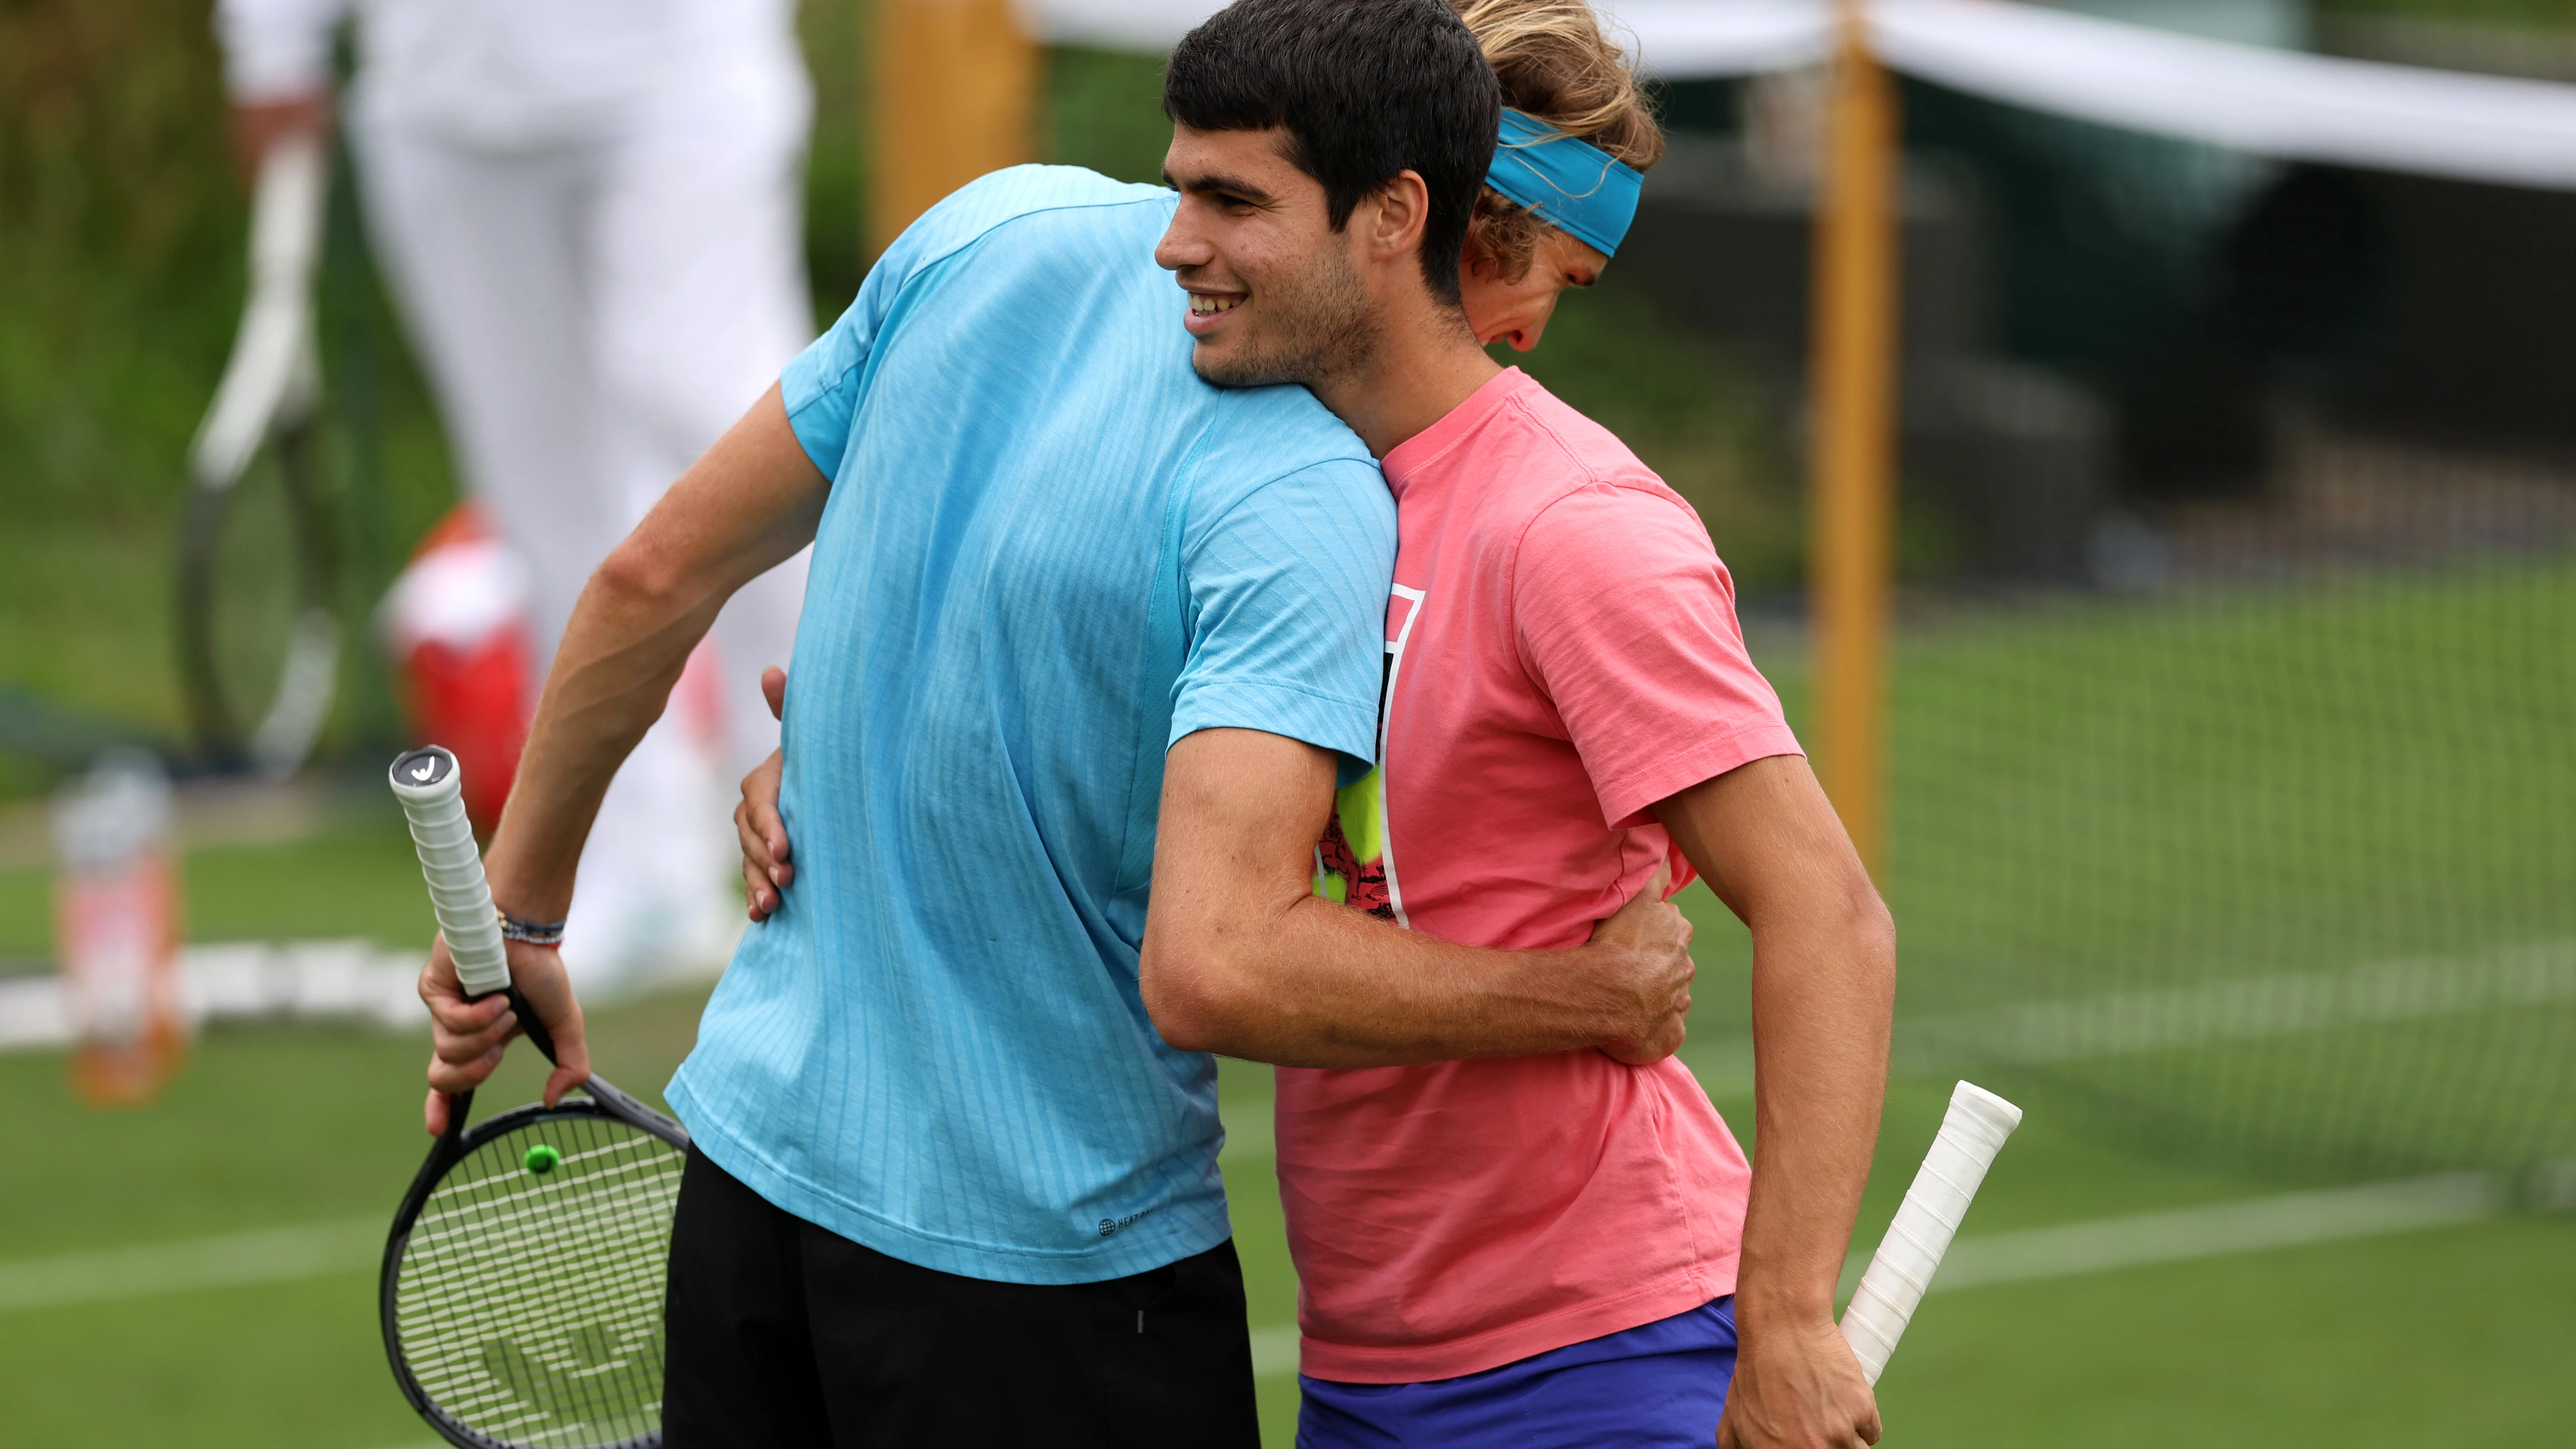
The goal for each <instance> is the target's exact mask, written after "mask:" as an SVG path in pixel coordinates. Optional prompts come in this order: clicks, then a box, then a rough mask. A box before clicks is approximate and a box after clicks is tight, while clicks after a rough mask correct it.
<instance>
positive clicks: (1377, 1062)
mask: <svg viewBox="0 0 2576 1449" xmlns="http://www.w3.org/2000/svg"><path fill="white" fill-rule="evenodd" d="M1334 763H1335V757H1334V756H1333V754H1332V753H1331V752H1330V751H1327V750H1322V749H1318V748H1316V747H1315V746H1313V745H1309V744H1305V743H1303V742H1301V741H1298V740H1293V739H1289V738H1286V737H1285V736H1281V735H1274V734H1267V733H1263V732H1261V731H1258V730H1246V729H1209V730H1201V731H1198V732H1197V733H1194V734H1191V735H1188V736H1186V737H1184V738H1183V739H1181V740H1180V741H1179V742H1178V743H1177V744H1175V745H1173V746H1172V749H1171V753H1170V755H1169V757H1168V758H1167V760H1166V762H1165V765H1164V773H1163V802H1162V818H1161V824H1160V827H1159V831H1158V833H1157V836H1156V839H1155V848H1154V886H1153V897H1152V905H1151V906H1150V908H1149V909H1148V911H1147V913H1146V919H1145V944H1144V951H1143V959H1142V961H1141V963H1140V967H1139V970H1140V973H1141V977H1142V987H1143V991H1144V997H1145V1008H1146V1010H1147V1012H1149V1013H1150V1014H1151V1015H1152V1017H1153V1019H1154V1025H1155V1027H1156V1029H1157V1030H1159V1031H1160V1032H1161V1033H1162V1034H1163V1038H1164V1040H1166V1041H1168V1042H1170V1043H1171V1044H1172V1045H1174V1046H1176V1047H1180V1048H1182V1049H1184V1050H1189V1051H1212V1052H1222V1053H1224V1054H1226V1055H1228V1056H1234V1057H1242V1058H1245V1059H1247V1060H1251V1061H1263V1062H1272V1063H1275V1064H1278V1065H1281V1066H1299V1067H1375V1066H1404V1065H1411V1064H1415V1063H1421V1062H1436V1061H1452V1060H1457V1059H1460V1058H1466V1057H1486V1056H1528V1055H1534V1054H1537V1053H1541V1052H1557V1051H1576V1050H1582V1049H1585V1048H1591V1047H1598V1048H1600V1049H1602V1050H1604V1051H1608V1052H1610V1053H1611V1054H1612V1055H1614V1056H1617V1057H1619V1058H1621V1059H1622V1060H1627V1061H1635V1062H1648V1061H1654V1060H1657V1059H1659V1058H1662V1057H1665V1056H1669V1055H1671V1053H1672V1052H1673V1051H1674V1049H1675V1048H1677V1047H1679V1046H1680V1045H1681V1037H1682V1027H1683V1018H1684V1016H1685V1014H1686V1013H1687V1012H1688V1011H1689V1009H1690V980H1691V973H1692V970H1693V967H1692V964H1691V959H1690V924H1689V922H1687V921H1685V920H1684V919H1682V916H1681V913H1680V912H1679V911H1676V910H1674V909H1673V908H1672V907H1671V906H1669V905H1667V904H1665V903H1664V902H1663V901H1662V900H1661V898H1660V897H1661V892H1660V891H1659V890H1647V891H1641V892H1640V893H1639V894H1638V896H1637V898H1636V899H1635V900H1632V901H1631V902H1629V904H1628V905H1627V906H1626V907H1625V908H1623V909H1622V910H1621V911H1620V912H1619V914H1618V915H1616V916H1613V917H1612V918H1611V919H1609V920H1608V921H1605V922H1603V923H1602V925H1601V927H1600V929H1599V930H1598V931H1596V932H1595V934H1594V936H1593V939H1592V940H1591V941H1590V942H1589V943H1587V944H1585V945H1583V946H1579V947H1575V948H1573V949H1571V950H1563V951H1501V950H1489V949H1484V948H1480V947H1470V946H1458V945H1453V944H1451V943H1449V942H1446V941H1441V940H1437V939H1434V938H1432V937H1429V936H1425V935H1422V934H1420V933H1418V932H1413V931H1407V930H1404V929H1402V928H1400V927H1398V926H1395V925H1393V924H1391V923H1389V922H1385V921H1380V920H1377V919H1375V918H1374V917H1371V916H1368V915H1366V914H1364V913H1362V912H1360V911H1356V910H1352V909H1350V908H1349V907H1347V906H1343V905H1340V904H1338V903H1336V902H1333V901H1328V900H1325V899H1323V898H1322V897H1319V896H1317V895H1315V894H1314V891H1313V875H1312V872H1313V862H1314V849H1315V842H1316V841H1317V840H1319V839H1321V838H1322V836H1323V833H1324V827H1325V824H1326V822H1327V821H1328V819H1329V818H1330V815H1331V811H1332V804H1333V780H1334Z"/></svg>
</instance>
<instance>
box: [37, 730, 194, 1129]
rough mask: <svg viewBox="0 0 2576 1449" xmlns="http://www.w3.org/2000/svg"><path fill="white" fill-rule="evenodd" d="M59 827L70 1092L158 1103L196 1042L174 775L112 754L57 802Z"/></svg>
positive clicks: (58, 916)
mask: <svg viewBox="0 0 2576 1449" xmlns="http://www.w3.org/2000/svg"><path fill="white" fill-rule="evenodd" d="M53 825H54V848H55V853H56V854H57V856H58V857H59V858H60V861H61V873H60V874H59V875H58V876H56V878H55V885H54V944H55V952H56V961H57V963H58V966H59V969H60V970H61V972H62V990H63V1007H64V1012H65V1014H66V1016H68V1017H69V1019H70V1022H71V1027H72V1033H73V1037H74V1045H73V1048H72V1058H71V1077H72V1088H73V1090H74V1091H76V1092H77V1093H79V1094H80V1096H81V1098H82V1100H84V1101H86V1102H88V1103H90V1104H91V1105H92V1106H100V1107H118V1106H132V1105H135V1104H138V1103H142V1102H146V1101H149V1100H151V1098H152V1097H153V1095H154V1094H156V1093H157V1092H159V1091H160V1090H161V1087H162V1084H163V1083H165V1082H167V1081H168V1080H169V1079H170V1075H171V1073H173V1072H175V1071H176V1070H178V1066H179V1062H180V1059H181V1058H182V1057H183V1056H184V1055H185V1054H186V1052H187V1044H188V1019H187V1010H186V1002H185V1000H184V998H183V996H182V993H181V989H180V981H179V939H180V929H179V867H178V859H177V855H176V852H175V851H174V850H173V849H172V846H171V839H170V833H171V832H170V781H169V777H168V776H166V775H164V774H163V773H162V771H161V764H160V762H159V761H158V760H156V759H154V758H153V757H152V756H150V755H149V754H145V753H143V752H141V751H129V750H119V751H111V752H110V753H109V754H107V755H105V756H102V757H101V759H100V761H99V764H98V767H97V768H96V769H94V770H92V771H91V772H90V773H89V774H87V775H85V776H83V777H82V778H81V779H79V780H77V781H74V782H73V783H72V784H71V785H69V786H67V787H65V788H64V790H63V791H62V793H61V794H59V795H58V796H56V797H55V800H54V809H53Z"/></svg>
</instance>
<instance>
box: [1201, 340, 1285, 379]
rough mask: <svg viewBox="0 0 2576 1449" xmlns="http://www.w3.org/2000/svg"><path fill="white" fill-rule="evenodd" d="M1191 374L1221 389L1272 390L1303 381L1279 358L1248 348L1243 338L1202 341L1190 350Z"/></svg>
mask: <svg viewBox="0 0 2576 1449" xmlns="http://www.w3.org/2000/svg"><path fill="white" fill-rule="evenodd" d="M1190 370H1191V371H1193V372H1196V373H1197V374H1198V375H1199V380H1200V381H1202V382H1208V383H1213V384H1215V385H1216V386H1218V387H1269V386H1271V385H1273V384H1276V383H1282V382H1297V381H1300V380H1301V379H1299V378H1298V377H1296V376H1295V375H1294V373H1293V370H1292V369H1287V368H1283V367H1281V366H1280V365H1279V363H1278V360H1277V359H1276V358H1273V357H1270V356H1268V355H1266V354H1264V353H1263V352H1262V351H1261V350H1260V349H1259V348H1254V347H1247V346H1245V345H1244V344H1243V341H1242V339H1241V338H1240V337H1236V336H1220V337H1213V338H1201V339H1199V343H1198V345H1197V346H1196V347H1193V348H1191V349H1190Z"/></svg>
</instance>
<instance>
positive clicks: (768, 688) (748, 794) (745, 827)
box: [733, 669, 796, 922]
mask: <svg viewBox="0 0 2576 1449" xmlns="http://www.w3.org/2000/svg"><path fill="white" fill-rule="evenodd" d="M760 692H761V695H762V697H764V698H766V699H767V700H768V701H769V713H770V716H771V717H772V718H773V719H781V720H783V719H785V718H786V717H787V671H786V670H784V669H764V670H762V671H761V673H760ZM786 768H787V753H786V751H785V750H783V749H778V750H771V751H770V752H769V758H768V759H765V760H763V761H761V762H760V764H759V765H758V766H757V767H755V768H754V769H753V770H752V772H751V773H750V774H748V775H745V776H743V777H742V803H741V804H739V805H736V806H735V807H733V829H734V835H735V837H736V838H737V839H739V840H740V842H741V844H742V894H743V900H744V903H745V905H746V907H747V908H748V910H749V911H750V913H751V918H752V920H754V921H755V922H757V921H765V920H768V919H769V918H770V917H771V916H773V915H776V914H777V913H778V907H779V905H780V903H781V900H782V899H783V897H782V896H781V892H783V891H785V890H786V889H787V887H788V886H789V885H790V884H792V883H793V882H794V881H795V879H796V867H795V866H793V865H790V864H788V861H787V851H788V845H787V822H786V821H784V820H782V819H780V818H779V814H778V782H779V778H780V776H781V775H783V774H784V773H785V771H786Z"/></svg>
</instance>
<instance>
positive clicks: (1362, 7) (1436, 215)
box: [1163, 0, 1502, 305]
mask: <svg viewBox="0 0 2576 1449" xmlns="http://www.w3.org/2000/svg"><path fill="white" fill-rule="evenodd" d="M1163 114H1164V115H1166V116H1169V117H1170V118H1171V119H1173V120H1174V121H1177V122H1179V123H1180V124H1182V125H1184V126H1187V127H1189V128H1191V129H1192V130H1196V131H1262V130H1268V129H1270V128H1271V127H1273V126H1277V127H1281V128H1283V129H1285V130H1286V131H1287V132H1288V135H1289V137H1290V140H1291V144H1290V148H1289V152H1288V159H1289V160H1290V161H1291V162H1293V163H1295V165H1296V166H1297V168H1298V169H1299V170H1301V171H1303V172H1305V173H1306V174H1307V175H1309V176H1312V177H1314V178H1315V179H1316V180H1317V181H1319V182H1322V183H1323V186H1324V201H1325V205H1326V208H1327V212H1326V214H1327V216H1328V217H1329V219H1330V220H1331V222H1332V225H1333V229H1334V230H1335V231H1339V230H1341V229H1342V227H1343V226H1344V225H1346V224H1347V223H1348V222H1349V221H1350V219H1351V211H1352V208H1354V207H1356V206H1358V205H1359V204H1360V200H1361V198H1363V197H1366V196H1368V195H1370V194H1371V193H1373V192H1376V191H1378V190H1379V189H1381V188H1382V187H1384V186H1385V185H1386V184H1387V183H1388V182H1390V181H1393V180H1394V179H1395V177H1396V174H1397V173H1399V172H1402V171H1406V170H1412V171H1417V172H1419V173H1421V175H1422V180H1423V182H1424V184H1425V185H1426V186H1427V187H1428V188H1429V190H1430V193H1431V209H1430V215H1429V216H1428V217H1427V218H1426V220H1425V223H1424V226H1423V231H1422V279H1423V281H1424V282H1425V283H1426V284H1428V285H1429V286H1430V288H1431V293H1432V295H1433V296H1435V297H1438V298H1440V299H1441V300H1442V301H1445V302H1448V303H1450V304H1452V305H1455V304H1456V303H1457V302H1458V255H1459V253H1460V251H1461V250H1463V249H1464V248H1465V246H1466V244H1467V222H1468V219H1469V218H1470V217H1471V216H1473V215H1474V214H1475V210H1476V195H1477V193H1478V192H1479V191H1481V190H1482V189H1483V188H1484V184H1485V168H1486V167H1488V166H1490V165H1492V164H1493V159H1494V138H1495V136H1496V134H1497V133H1498V132H1499V131H1500V130H1501V128H1502V92H1501V88H1500V86H1499V85H1498V84H1497V83H1496V81H1495V80H1494V69H1493V67H1492V66H1490V65H1488V64H1486V62H1485V56H1484V52H1483V51H1482V50H1481V49H1479V48H1478V46H1477V44H1476V37H1475V35H1474V34H1473V33H1472V32H1470V31H1469V30H1468V29H1467V26H1466V23H1465V22H1464V21H1462V20H1460V19H1459V18H1458V14H1457V12H1456V11H1454V10H1452V9H1450V8H1449V7H1448V6H1447V5H1446V4H1443V3H1442V0H1235V3H1234V4H1232V5H1229V6H1227V7H1226V8H1225V9H1223V10H1220V11H1218V12H1217V13H1216V14H1214V15H1212V16H1210V17H1209V18H1208V19H1207V21H1206V22H1205V23H1203V24H1201V25H1200V26H1199V28H1198V29H1196V30H1193V31H1191V32H1190V33H1189V35H1188V36H1187V37H1185V38H1184V39H1183V40H1182V41H1181V44H1180V48H1179V49H1177V50H1175V51H1173V52H1172V62H1171V66H1170V68H1169V69H1168V70H1167V71H1166V72H1165V73H1164V76H1163Z"/></svg>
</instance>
